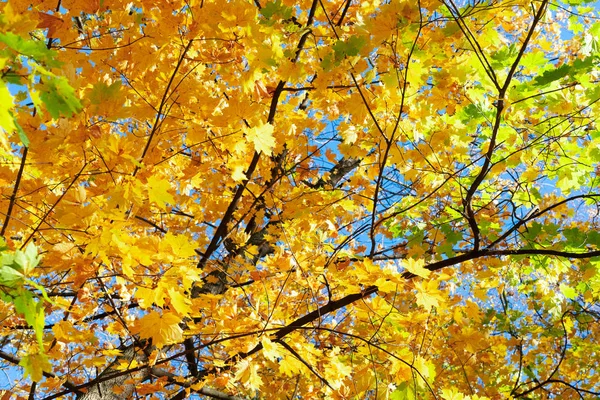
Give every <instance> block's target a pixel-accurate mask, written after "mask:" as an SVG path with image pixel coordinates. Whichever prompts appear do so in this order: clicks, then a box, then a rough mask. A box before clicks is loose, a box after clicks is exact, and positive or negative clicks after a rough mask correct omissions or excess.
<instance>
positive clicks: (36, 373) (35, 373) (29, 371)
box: [19, 353, 52, 382]
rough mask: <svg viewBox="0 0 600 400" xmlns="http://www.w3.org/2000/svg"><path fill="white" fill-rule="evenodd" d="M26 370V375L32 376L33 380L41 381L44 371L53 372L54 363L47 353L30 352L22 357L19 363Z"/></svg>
mask: <svg viewBox="0 0 600 400" xmlns="http://www.w3.org/2000/svg"><path fill="white" fill-rule="evenodd" d="M19 365H20V366H21V367H23V369H24V370H25V376H27V375H29V376H31V380H32V381H34V382H39V381H40V380H41V379H42V377H43V376H44V372H52V365H51V364H50V362H49V361H48V358H47V357H46V355H45V354H40V353H33V354H28V355H26V356H25V357H23V358H22V359H21V362H20V363H19Z"/></svg>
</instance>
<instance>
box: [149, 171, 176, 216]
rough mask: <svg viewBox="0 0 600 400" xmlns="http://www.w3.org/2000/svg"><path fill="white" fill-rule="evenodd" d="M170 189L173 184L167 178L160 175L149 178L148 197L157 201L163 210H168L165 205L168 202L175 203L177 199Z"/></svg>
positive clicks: (152, 200) (154, 201)
mask: <svg viewBox="0 0 600 400" xmlns="http://www.w3.org/2000/svg"><path fill="white" fill-rule="evenodd" d="M169 189H171V184H170V183H169V182H168V181H167V180H165V179H161V178H159V177H158V176H151V177H150V178H148V197H149V198H150V201H151V202H153V203H156V205H157V206H158V207H160V208H162V209H163V210H166V207H165V206H166V204H167V203H171V204H174V203H175V199H174V198H173V196H172V195H171V194H170V193H169Z"/></svg>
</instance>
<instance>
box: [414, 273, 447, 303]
mask: <svg viewBox="0 0 600 400" xmlns="http://www.w3.org/2000/svg"><path fill="white" fill-rule="evenodd" d="M415 288H416V289H417V296H416V297H417V304H418V305H420V306H422V307H423V308H425V309H427V310H430V309H431V307H439V305H440V300H442V301H443V298H442V296H441V295H440V293H441V292H440V291H439V290H438V283H437V281H435V280H430V281H421V282H415Z"/></svg>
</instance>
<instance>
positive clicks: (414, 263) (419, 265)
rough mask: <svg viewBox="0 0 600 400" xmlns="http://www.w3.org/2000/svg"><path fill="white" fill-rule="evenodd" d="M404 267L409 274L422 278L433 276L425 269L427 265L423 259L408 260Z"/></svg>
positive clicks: (404, 262) (405, 261)
mask: <svg viewBox="0 0 600 400" xmlns="http://www.w3.org/2000/svg"><path fill="white" fill-rule="evenodd" d="M402 265H403V266H404V268H406V270H407V271H408V272H410V273H412V274H415V275H417V276H420V277H421V278H427V277H428V276H429V274H431V271H430V270H428V269H426V268H423V265H425V261H424V260H423V259H418V260H415V259H413V258H408V259H406V260H404V261H403V263H402Z"/></svg>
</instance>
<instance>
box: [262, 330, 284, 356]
mask: <svg viewBox="0 0 600 400" xmlns="http://www.w3.org/2000/svg"><path fill="white" fill-rule="evenodd" d="M260 342H261V343H262V345H263V354H264V355H265V357H266V358H267V359H268V360H271V361H275V360H276V359H277V358H279V357H281V351H280V349H281V345H280V344H279V343H276V342H272V341H271V339H269V338H268V337H266V336H265V337H263V339H262V340H261V341H260Z"/></svg>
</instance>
